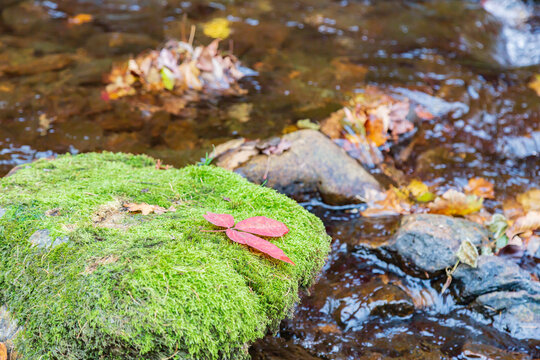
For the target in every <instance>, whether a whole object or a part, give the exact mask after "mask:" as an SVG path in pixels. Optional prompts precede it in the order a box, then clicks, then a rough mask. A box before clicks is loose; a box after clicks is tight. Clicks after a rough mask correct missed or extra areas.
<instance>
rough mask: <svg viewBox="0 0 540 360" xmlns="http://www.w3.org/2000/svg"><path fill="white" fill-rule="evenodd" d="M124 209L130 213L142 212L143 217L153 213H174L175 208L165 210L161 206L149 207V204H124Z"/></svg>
mask: <svg viewBox="0 0 540 360" xmlns="http://www.w3.org/2000/svg"><path fill="white" fill-rule="evenodd" d="M124 207H125V208H127V210H128V211H129V212H132V213H136V212H140V213H141V214H143V215H149V214H151V213H155V214H158V215H161V214H164V213H166V212H168V211H174V208H170V209H165V208H163V207H161V206H158V205H149V204H147V203H140V204H135V203H129V204H124Z"/></svg>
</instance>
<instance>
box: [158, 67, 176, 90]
mask: <svg viewBox="0 0 540 360" xmlns="http://www.w3.org/2000/svg"><path fill="white" fill-rule="evenodd" d="M160 73H161V81H163V86H165V89H167V90H172V89H174V74H173V72H172V71H171V70H169V69H168V68H166V67H163V68H161V72H160Z"/></svg>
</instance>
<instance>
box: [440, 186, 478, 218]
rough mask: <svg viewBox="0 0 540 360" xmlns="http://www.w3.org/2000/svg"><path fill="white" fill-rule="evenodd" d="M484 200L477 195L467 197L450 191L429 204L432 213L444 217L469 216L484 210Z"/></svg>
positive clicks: (452, 190)
mask: <svg viewBox="0 0 540 360" xmlns="http://www.w3.org/2000/svg"><path fill="white" fill-rule="evenodd" d="M482 202H483V199H482V198H480V197H478V196H476V195H465V194H464V193H462V192H459V191H456V190H454V189H450V190H448V191H446V192H445V193H444V194H443V195H442V196H441V197H438V198H436V199H435V201H434V202H432V203H430V204H429V209H430V212H432V213H435V214H443V215H461V216H463V215H468V214H472V213H475V212H477V211H479V210H480V209H482Z"/></svg>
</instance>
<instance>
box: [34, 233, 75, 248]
mask: <svg viewBox="0 0 540 360" xmlns="http://www.w3.org/2000/svg"><path fill="white" fill-rule="evenodd" d="M68 240H69V238H68V237H67V236H63V237H57V238H56V239H54V240H53V239H52V238H51V236H50V232H49V230H47V229H42V230H37V231H36V232H34V233H33V234H32V236H30V238H29V239H28V241H30V242H31V243H32V244H33V245H34V246H37V247H38V248H42V249H44V248H48V247H55V246H58V245H60V244H64V243H66V242H67V241H68Z"/></svg>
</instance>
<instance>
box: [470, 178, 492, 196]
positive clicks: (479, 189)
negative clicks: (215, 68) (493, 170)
mask: <svg viewBox="0 0 540 360" xmlns="http://www.w3.org/2000/svg"><path fill="white" fill-rule="evenodd" d="M465 193H467V194H473V195H476V196H479V197H481V198H484V199H494V198H495V192H494V190H493V183H491V182H489V181H487V180H486V179H484V178H481V177H475V178H471V179H469V183H468V184H467V186H465Z"/></svg>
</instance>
